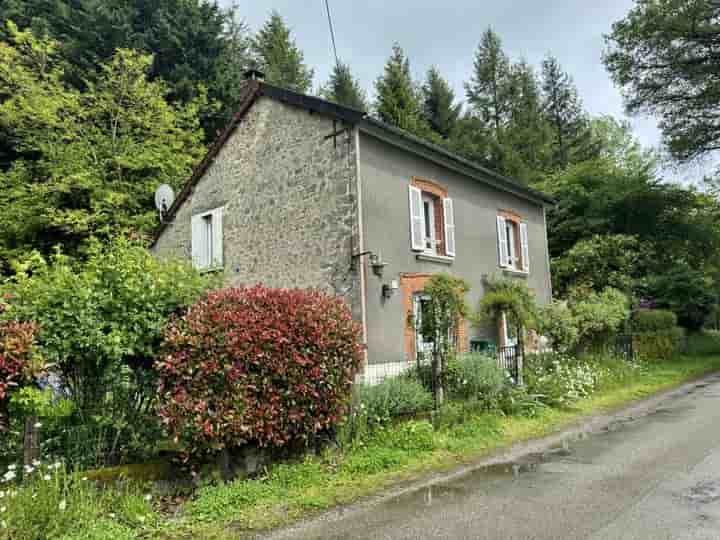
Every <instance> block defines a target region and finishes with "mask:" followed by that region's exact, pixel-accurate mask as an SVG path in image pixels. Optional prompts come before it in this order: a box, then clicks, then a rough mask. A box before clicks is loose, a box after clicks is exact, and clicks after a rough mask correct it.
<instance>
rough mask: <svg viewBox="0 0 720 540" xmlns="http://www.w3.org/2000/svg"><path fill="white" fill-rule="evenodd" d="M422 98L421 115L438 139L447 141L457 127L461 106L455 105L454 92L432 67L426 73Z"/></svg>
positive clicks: (459, 104)
mask: <svg viewBox="0 0 720 540" xmlns="http://www.w3.org/2000/svg"><path fill="white" fill-rule="evenodd" d="M422 96H423V114H424V115H425V118H426V120H427V122H428V123H429V124H430V127H431V128H432V130H433V131H434V132H435V133H437V134H438V135H439V136H440V137H442V138H443V139H448V138H449V137H450V134H451V133H452V132H453V130H454V129H455V126H456V125H457V121H458V118H459V117H460V112H461V110H462V104H461V103H455V92H454V91H453V90H452V88H450V85H449V84H448V82H447V81H446V80H445V79H443V77H442V75H440V72H439V71H438V69H437V68H436V67H434V66H433V67H431V68H430V69H429V70H428V72H427V78H426V80H425V84H424V85H423V87H422Z"/></svg>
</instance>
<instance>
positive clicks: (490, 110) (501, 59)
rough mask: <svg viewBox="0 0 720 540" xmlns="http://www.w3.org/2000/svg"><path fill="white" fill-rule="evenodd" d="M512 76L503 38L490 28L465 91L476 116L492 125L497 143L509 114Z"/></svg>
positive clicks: (484, 35) (483, 38) (478, 51)
mask: <svg viewBox="0 0 720 540" xmlns="http://www.w3.org/2000/svg"><path fill="white" fill-rule="evenodd" d="M509 76H510V60H509V59H508V57H507V55H506V54H505V52H504V51H503V50H502V42H501V40H500V37H499V36H498V35H497V34H496V33H495V32H494V31H493V30H492V28H488V29H487V30H486V31H485V32H484V33H483V35H482V38H481V39H480V44H479V45H478V48H477V51H476V52H475V59H474V62H473V75H472V78H471V80H470V82H469V83H466V84H465V91H466V93H467V99H468V102H469V103H470V105H471V106H472V107H473V108H474V110H475V111H476V113H477V114H479V115H480V117H481V118H482V120H484V121H485V122H489V123H490V124H491V125H492V126H493V129H494V134H495V139H496V140H498V141H499V140H500V139H501V129H502V128H503V127H504V125H505V122H506V121H507V118H508V114H509V100H508V94H507V86H508V78H509Z"/></svg>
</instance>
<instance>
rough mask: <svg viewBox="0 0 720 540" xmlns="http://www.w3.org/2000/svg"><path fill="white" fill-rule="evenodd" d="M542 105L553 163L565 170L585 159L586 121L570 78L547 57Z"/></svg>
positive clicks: (543, 74)
mask: <svg viewBox="0 0 720 540" xmlns="http://www.w3.org/2000/svg"><path fill="white" fill-rule="evenodd" d="M542 88H543V104H544V109H545V114H546V115H547V118H548V122H549V124H550V126H551V128H552V132H553V138H554V140H555V155H554V162H555V165H556V166H558V167H561V168H562V167H565V166H567V165H568V163H570V162H577V161H582V160H583V159H586V158H587V157H588V156H587V155H586V154H583V151H587V148H586V145H587V143H588V139H589V134H590V131H589V127H588V119H587V116H586V114H585V111H584V110H583V106H582V101H581V100H580V96H579V95H578V92H577V88H576V87H575V84H574V83H573V81H572V78H571V77H570V75H568V73H567V72H565V71H563V70H562V68H561V67H560V64H559V62H558V61H557V58H555V57H554V56H548V57H547V58H546V59H545V60H543V64H542Z"/></svg>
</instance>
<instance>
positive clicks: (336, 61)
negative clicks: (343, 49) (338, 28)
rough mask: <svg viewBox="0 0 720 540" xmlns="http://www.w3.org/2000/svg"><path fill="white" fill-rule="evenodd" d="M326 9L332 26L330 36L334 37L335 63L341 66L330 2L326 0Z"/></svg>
mask: <svg viewBox="0 0 720 540" xmlns="http://www.w3.org/2000/svg"><path fill="white" fill-rule="evenodd" d="M325 11H327V18H328V25H329V26H330V38H331V39H332V46H333V53H335V65H336V66H338V67H339V66H340V60H339V59H338V53H337V45H335V30H334V28H333V21H332V15H331V14H330V2H329V0H325Z"/></svg>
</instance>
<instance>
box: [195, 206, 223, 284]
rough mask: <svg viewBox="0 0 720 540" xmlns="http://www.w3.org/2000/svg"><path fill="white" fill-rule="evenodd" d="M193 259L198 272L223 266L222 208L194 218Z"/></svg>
mask: <svg viewBox="0 0 720 540" xmlns="http://www.w3.org/2000/svg"><path fill="white" fill-rule="evenodd" d="M191 228H192V259H193V265H194V266H195V268H197V269H198V270H215V269H219V268H222V266H223V225H222V208H216V209H214V210H210V211H209V212H203V213H201V214H196V215H194V216H193V217H192V227H191Z"/></svg>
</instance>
